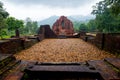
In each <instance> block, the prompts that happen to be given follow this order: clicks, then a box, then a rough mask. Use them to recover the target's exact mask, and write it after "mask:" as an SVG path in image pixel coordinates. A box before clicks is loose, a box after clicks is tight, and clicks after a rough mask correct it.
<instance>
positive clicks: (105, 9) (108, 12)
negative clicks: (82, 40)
mask: <svg viewBox="0 0 120 80" xmlns="http://www.w3.org/2000/svg"><path fill="white" fill-rule="evenodd" d="M110 1H111V0H104V1H100V2H99V3H97V4H96V6H94V7H93V11H92V14H94V15H96V18H95V23H96V27H97V29H98V30H99V31H100V32H107V33H111V32H119V31H120V29H119V24H120V17H119V15H118V16H113V12H112V8H113V6H115V4H118V2H119V1H117V0H112V1H113V2H112V4H111V5H110ZM114 8H116V10H118V9H117V8H118V7H114ZM117 12H118V13H119V10H118V11H117ZM115 13H116V12H115Z"/></svg>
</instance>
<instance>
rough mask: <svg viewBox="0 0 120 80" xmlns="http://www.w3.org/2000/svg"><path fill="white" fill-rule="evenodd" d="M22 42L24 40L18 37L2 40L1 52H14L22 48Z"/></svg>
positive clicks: (0, 44)
mask: <svg viewBox="0 0 120 80" xmlns="http://www.w3.org/2000/svg"><path fill="white" fill-rule="evenodd" d="M21 42H22V41H21V40H20V39H17V38H11V39H7V40H2V42H0V53H4V54H14V53H16V52H17V51H20V50H22V49H23V48H22V45H21Z"/></svg>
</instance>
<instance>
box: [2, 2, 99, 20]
mask: <svg viewBox="0 0 120 80" xmlns="http://www.w3.org/2000/svg"><path fill="white" fill-rule="evenodd" d="M73 1H74V0H73ZM86 1H87V0H86ZM88 1H89V0H88ZM99 1H100V0H96V1H94V2H91V3H86V4H84V5H82V6H81V5H80V6H78V7H56V6H51V7H50V6H48V5H34V4H33V5H17V4H12V3H9V2H7V0H6V1H2V2H3V3H4V7H5V8H6V10H7V11H8V12H9V13H10V16H13V17H16V18H18V19H23V20H25V19H26V17H30V18H31V19H32V20H42V19H45V18H47V17H50V16H52V15H57V16H61V15H65V16H70V15H89V14H90V13H91V11H92V5H95V3H96V2H99Z"/></svg>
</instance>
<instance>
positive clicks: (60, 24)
mask: <svg viewBox="0 0 120 80" xmlns="http://www.w3.org/2000/svg"><path fill="white" fill-rule="evenodd" d="M52 30H53V31H54V33H55V34H56V35H65V36H72V35H73V33H74V29H73V24H72V22H71V21H70V20H69V19H67V17H65V16H61V17H60V18H59V19H58V20H57V21H56V22H55V23H54V24H53V26H52Z"/></svg>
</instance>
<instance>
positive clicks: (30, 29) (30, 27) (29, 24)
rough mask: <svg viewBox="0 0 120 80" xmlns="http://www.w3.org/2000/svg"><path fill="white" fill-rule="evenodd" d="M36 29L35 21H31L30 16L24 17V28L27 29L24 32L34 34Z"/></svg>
mask: <svg viewBox="0 0 120 80" xmlns="http://www.w3.org/2000/svg"><path fill="white" fill-rule="evenodd" d="M37 29H38V23H37V21H32V20H31V19H30V18H27V19H26V24H25V30H26V31H27V32H26V34H29V35H31V34H35V33H36V31H37Z"/></svg>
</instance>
